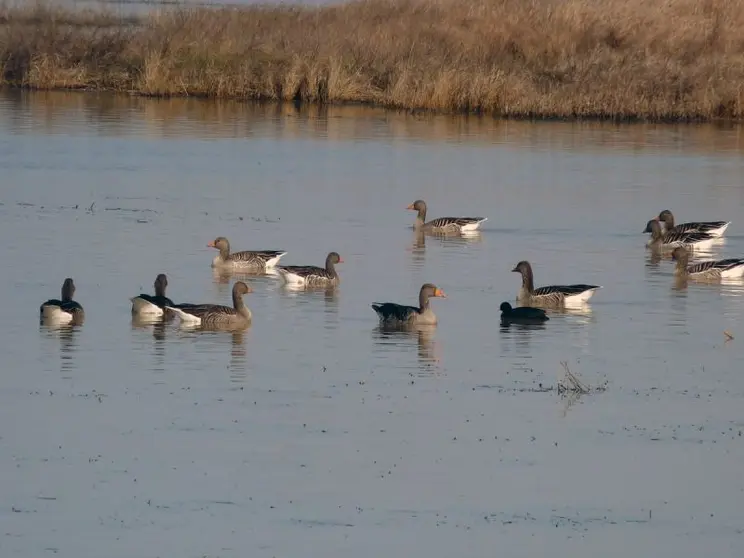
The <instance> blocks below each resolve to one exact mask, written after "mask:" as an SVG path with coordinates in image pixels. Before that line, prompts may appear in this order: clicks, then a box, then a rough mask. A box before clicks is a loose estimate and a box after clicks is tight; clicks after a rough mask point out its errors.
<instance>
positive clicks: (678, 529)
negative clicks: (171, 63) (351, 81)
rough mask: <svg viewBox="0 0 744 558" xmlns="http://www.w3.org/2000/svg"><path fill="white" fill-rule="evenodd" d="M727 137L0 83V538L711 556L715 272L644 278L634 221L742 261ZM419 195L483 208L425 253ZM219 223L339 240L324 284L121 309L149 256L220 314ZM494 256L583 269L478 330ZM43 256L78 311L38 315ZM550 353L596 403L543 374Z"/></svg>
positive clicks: (225, 550)
mask: <svg viewBox="0 0 744 558" xmlns="http://www.w3.org/2000/svg"><path fill="white" fill-rule="evenodd" d="M743 153H744V137H743V136H742V131H741V129H739V128H729V129H727V128H720V127H718V128H717V127H708V126H641V125H636V126H614V125H596V124H594V125H590V124H557V123H543V124H530V123H501V122H496V121H492V120H477V119H465V118H450V117H437V118H429V117H418V116H410V115H409V116H406V115H400V114H393V113H387V112H383V111H376V110H366V109H353V108H347V109H332V110H329V111H320V112H319V111H317V110H302V111H298V110H296V109H294V108H293V107H290V106H283V107H276V106H263V107H254V106H252V105H246V104H241V103H219V104H218V103H206V102H197V101H181V100H179V101H153V100H143V99H134V98H133V99H130V98H121V97H119V98H115V97H108V96H95V95H82V94H20V93H17V92H14V93H6V94H4V96H2V97H0V172H1V173H2V174H1V176H2V179H1V180H0V215H1V216H2V218H1V219H0V234H1V235H2V238H3V242H2V244H1V245H0V259H2V261H3V262H4V263H3V269H4V273H3V287H4V289H3V290H4V293H5V294H4V298H3V304H2V308H3V312H4V316H3V317H4V319H3V320H2V321H1V322H0V340H1V341H0V343H2V354H3V367H2V368H3V372H2V381H1V383H0V425H2V426H0V479H1V480H2V482H1V483H0V500H2V502H3V503H4V505H3V506H2V507H1V508H0V522H2V525H3V529H2V535H1V536H0V548H2V554H3V555H4V556H23V557H37V556H43V555H47V554H56V555H59V556H69V557H76V558H80V557H87V556H91V557H93V556H103V555H105V556H115V557H132V556H147V557H151V556H152V557H154V556H194V557H196V556H246V555H250V556H308V555H313V556H314V555H323V556H338V557H341V556H352V555H353V556H358V557H362V556H369V557H373V556H374V557H376V556H381V555H385V554H387V555H391V556H441V557H449V556H483V557H487V556H493V555H494V549H495V548H498V549H499V553H500V554H502V555H506V556H525V557H527V556H539V555H543V554H544V553H545V550H546V549H547V548H550V550H551V553H553V554H556V555H558V556H569V555H570V556H586V557H594V556H617V557H626V556H633V555H638V556H650V555H654V556H657V555H664V556H691V557H692V556H701V555H703V554H711V555H716V556H740V555H741V552H742V550H743V549H744V504H743V503H742V502H744V492H743V491H744V476H742V473H741V471H742V463H744V461H743V460H744V437H742V436H741V431H742V430H744V399H743V398H744V372H743V370H744V358H743V357H742V348H741V347H742V345H741V343H742V342H744V327H743V326H744V323H743V317H744V296H742V295H744V289H743V288H742V285H741V284H739V285H737V284H728V285H689V286H688V287H687V288H675V287H677V286H676V285H675V283H674V281H673V277H672V263H671V262H670V261H668V260H664V261H660V262H657V261H653V260H651V259H650V258H649V256H648V255H647V253H646V250H645V249H644V241H645V240H646V237H645V236H644V235H642V234H641V231H642V229H643V228H644V226H645V223H646V221H647V220H648V219H649V218H651V217H652V216H653V215H655V214H657V213H658V212H659V211H660V210H661V209H664V208H667V207H668V208H670V209H672V210H673V211H674V212H675V214H676V216H677V217H678V220H681V221H685V220H713V219H716V220H717V219H727V220H731V221H732V225H731V226H730V227H729V230H728V233H727V235H726V239H725V241H724V242H722V243H720V245H718V246H717V247H716V248H715V250H714V251H713V252H712V256H714V257H729V256H744V217H742V208H743V206H744V158H743V157H742V154H743ZM417 198H424V199H426V200H427V202H428V204H429V211H430V216H431V217H436V216H444V215H473V214H476V215H483V216H487V217H488V218H489V219H488V221H487V222H486V223H485V224H484V228H483V231H482V234H481V235H480V236H479V237H477V238H474V239H470V240H460V241H454V240H446V241H445V240H441V239H437V238H426V239H424V240H423V241H422V240H421V239H420V238H416V236H415V235H414V234H413V232H412V230H411V228H410V225H411V223H412V221H413V214H412V213H411V212H408V211H406V210H405V209H404V208H405V207H406V206H407V205H408V204H409V203H411V202H412V201H414V200H415V199H417ZM218 235H224V236H227V237H228V238H229V239H230V240H231V243H232V246H233V248H234V249H235V250H241V249H284V250H287V251H288V254H287V255H286V256H285V257H284V259H283V263H285V264H301V265H302V264H317V265H320V264H322V262H323V261H324V259H325V256H326V254H327V253H328V252H329V251H331V250H335V251H338V252H339V253H340V254H341V255H342V256H343V258H344V260H345V263H344V264H341V266H339V268H340V273H341V277H342V284H341V286H340V288H339V289H338V290H337V292H335V293H325V292H322V291H321V292H316V293H293V292H287V291H286V290H284V289H283V288H282V287H281V286H280V285H279V284H278V282H277V280H276V279H275V278H273V277H258V278H253V277H250V278H248V281H249V283H250V284H251V286H252V287H253V289H254V293H253V294H250V295H248V296H246V302H247V303H248V305H249V307H250V308H251V309H252V310H253V312H254V317H255V320H254V323H253V326H252V327H251V328H250V329H249V330H248V331H246V332H245V333H243V334H231V333H199V332H187V331H182V330H180V329H179V328H178V326H177V324H169V325H166V326H165V327H162V326H152V325H143V324H139V323H136V322H134V323H133V321H132V319H131V316H130V302H129V297H131V296H134V295H136V294H138V293H140V292H151V289H152V282H153V280H154V278H155V276H156V275H157V274H158V273H160V272H164V273H167V274H168V278H169V281H170V286H169V290H168V294H169V296H170V297H171V298H173V299H175V300H177V301H190V302H218V303H224V304H229V301H230V289H231V285H232V282H233V280H234V279H232V278H227V277H221V276H219V275H214V274H213V272H212V270H211V269H210V262H211V259H212V257H213V256H214V252H213V251H211V250H210V249H209V248H207V247H206V244H207V242H209V241H210V240H212V239H214V237H216V236H218ZM522 259H528V260H530V261H531V262H532V263H533V265H534V269H535V274H536V282H537V284H538V285H545V284H556V283H567V282H585V283H595V284H599V285H602V286H603V287H604V288H603V289H602V290H601V291H599V292H598V294H597V295H595V297H594V299H592V300H593V302H592V304H591V307H590V308H588V309H585V310H582V311H579V312H568V313H563V314H560V313H552V314H551V320H550V321H549V322H548V323H547V324H546V326H545V327H544V328H541V329H535V328H533V329H525V328H518V327H511V328H508V329H503V328H501V327H500V326H499V320H498V316H499V312H498V305H499V304H500V303H501V302H502V301H503V300H513V299H514V297H515V296H516V293H517V290H518V287H519V277H518V275H517V274H515V273H511V272H510V270H511V268H512V267H513V266H514V265H515V264H516V263H517V262H518V261H519V260H522ZM67 276H72V277H74V278H75V282H76V284H77V287H78V290H77V293H76V299H77V300H79V301H80V302H81V303H82V304H83V305H84V307H85V309H86V313H87V319H86V323H85V325H84V326H83V327H81V328H78V329H76V330H74V331H62V332H60V331H53V330H49V329H46V328H43V327H40V326H39V325H38V323H37V315H38V307H39V304H40V303H41V302H42V301H44V300H46V299H47V298H50V297H56V296H58V295H59V289H60V286H61V284H62V281H63V279H64V278H65V277H67ZM424 282H434V283H436V284H437V285H438V286H439V287H441V288H443V289H444V290H445V291H446V292H447V294H448V298H447V299H435V300H434V301H433V305H434V308H435V311H436V312H437V314H438V316H439V319H440V324H439V326H438V327H437V328H435V329H434V330H433V331H422V332H418V333H407V334H406V333H398V334H394V333H389V332H381V331H380V330H379V329H378V328H377V320H376V316H375V314H374V312H373V311H372V309H371V308H370V307H369V304H370V303H371V302H375V301H395V302H403V303H414V302H415V301H416V297H417V293H418V289H419V287H420V286H421V284H422V283H424ZM724 330H728V331H730V332H731V333H732V334H733V336H734V340H732V341H729V342H726V343H724V334H723V332H724ZM561 361H565V362H567V363H568V366H569V367H570V368H571V370H572V371H573V372H574V373H576V374H578V375H579V376H580V377H581V378H582V380H583V381H584V382H586V383H588V384H590V385H591V386H603V385H606V391H604V392H600V393H592V394H589V395H585V396H583V397H581V398H579V399H576V398H570V399H567V398H562V397H561V396H559V395H558V394H557V393H556V392H555V391H551V390H547V391H546V389H545V388H551V387H555V386H556V384H557V382H558V381H559V380H560V379H561V378H562V375H563V370H562V367H561V364H560V363H561ZM548 545H549V546H548Z"/></svg>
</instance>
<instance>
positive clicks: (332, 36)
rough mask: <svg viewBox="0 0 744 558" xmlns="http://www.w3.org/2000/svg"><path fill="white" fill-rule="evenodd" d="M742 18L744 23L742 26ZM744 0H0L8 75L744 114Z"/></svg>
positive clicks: (25, 81) (499, 114) (72, 82)
mask: <svg viewBox="0 0 744 558" xmlns="http://www.w3.org/2000/svg"><path fill="white" fill-rule="evenodd" d="M740 25H741V26H742V27H740ZM741 28H744V3H741V2H736V1H734V0H708V1H707V2H705V3H704V4H699V3H697V2H695V1H693V0H680V1H679V2H675V3H674V4H673V5H670V4H669V3H665V2H664V1H662V0H650V1H648V2H642V0H630V1H629V2H626V3H621V2H620V1H619V0H597V2H595V3H593V4H591V3H589V2H588V1H587V0H566V1H565V2H559V1H558V0H533V2H524V1H523V0H465V2H460V3H458V2H457V1H456V0H401V1H399V2H395V1H394V0H361V1H356V2H350V3H345V4H340V5H329V6H321V7H315V6H301V7H298V6H278V7H274V6H265V5H264V6H244V7H239V8H232V7H222V8H182V7H177V8H172V7H165V8H162V9H160V10H159V11H158V12H154V13H150V14H147V15H144V16H119V15H116V14H113V13H111V12H106V11H100V10H95V11H93V10H89V9H87V10H66V9H63V8H57V7H48V6H44V5H43V4H33V5H30V6H24V7H20V8H9V7H7V6H1V7H0V60H2V61H3V66H2V69H3V71H2V74H1V75H0V86H2V87H7V88H21V89H29V90H46V91H53V90H62V91H79V92H91V91H92V92H104V91H105V92H114V93H121V94H128V95H139V96H143V97H156V98H169V97H194V98H204V99H226V100H227V99H231V100H243V101H258V102H266V101H268V102H277V101H279V102H289V103H295V104H300V105H303V104H315V105H334V106H345V105H352V106H353V105H361V106H370V107H379V108H385V109H390V110H396V111H403V112H409V113H414V114H416V113H420V114H460V115H473V116H488V117H494V118H501V119H509V120H544V121H567V120H568V121H571V120H591V121H615V122H659V123H704V122H727V121H732V122H740V121H742V120H743V119H744V39H741V38H739V37H740V32H739V29H741Z"/></svg>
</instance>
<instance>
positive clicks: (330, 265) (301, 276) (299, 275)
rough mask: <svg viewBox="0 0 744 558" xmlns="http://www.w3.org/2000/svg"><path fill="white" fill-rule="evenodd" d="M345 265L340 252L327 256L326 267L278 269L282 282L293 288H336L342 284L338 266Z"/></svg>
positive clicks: (285, 267) (299, 266)
mask: <svg viewBox="0 0 744 558" xmlns="http://www.w3.org/2000/svg"><path fill="white" fill-rule="evenodd" d="M339 263H344V260H343V259H342V258H341V256H339V255H338V252H330V253H329V254H328V256H326V261H325V267H317V266H314V265H283V266H279V267H277V268H276V271H277V273H279V276H280V278H281V280H282V281H283V282H284V283H286V284H288V285H293V286H304V287H335V286H336V285H338V284H339V283H340V282H341V278H340V277H339V276H338V272H337V271H336V264H339Z"/></svg>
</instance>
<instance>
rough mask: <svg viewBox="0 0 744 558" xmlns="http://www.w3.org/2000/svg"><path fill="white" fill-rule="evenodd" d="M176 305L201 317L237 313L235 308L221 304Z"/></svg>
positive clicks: (188, 312)
mask: <svg viewBox="0 0 744 558" xmlns="http://www.w3.org/2000/svg"><path fill="white" fill-rule="evenodd" d="M174 307H175V308H178V309H179V310H181V311H182V312H185V313H186V314H191V315H192V316H195V317H197V318H201V319H204V318H205V317H206V316H216V315H223V316H233V315H235V314H236V313H237V312H236V311H235V308H232V307H230V306H223V305H221V304H177V305H175V306H174Z"/></svg>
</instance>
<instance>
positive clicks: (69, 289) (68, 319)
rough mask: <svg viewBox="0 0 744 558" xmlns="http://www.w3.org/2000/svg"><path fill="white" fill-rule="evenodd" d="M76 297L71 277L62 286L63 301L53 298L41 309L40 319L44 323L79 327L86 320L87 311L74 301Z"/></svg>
mask: <svg viewBox="0 0 744 558" xmlns="http://www.w3.org/2000/svg"><path fill="white" fill-rule="evenodd" d="M73 296H75V283H74V282H73V281H72V279H71V278H70V277H68V278H67V279H65V282H64V283H63V284H62V299H61V300H57V299H56V298H51V299H49V300H47V301H46V302H45V303H44V304H42V305H41V307H40V308H39V319H40V321H42V322H46V323H50V324H59V325H67V324H72V325H79V324H82V323H83V320H85V311H84V310H83V307H82V306H81V305H80V303H79V302H75V301H74V300H72V297H73Z"/></svg>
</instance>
